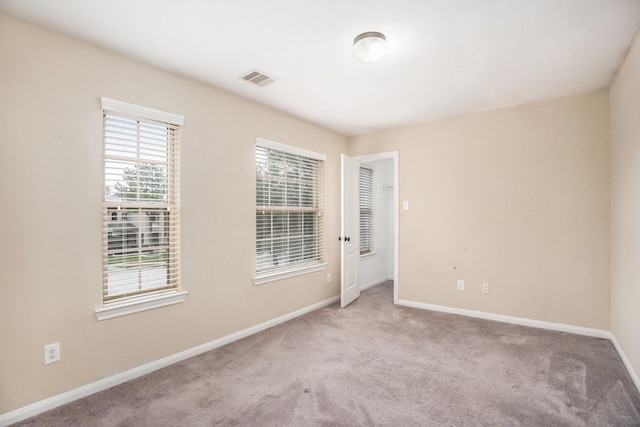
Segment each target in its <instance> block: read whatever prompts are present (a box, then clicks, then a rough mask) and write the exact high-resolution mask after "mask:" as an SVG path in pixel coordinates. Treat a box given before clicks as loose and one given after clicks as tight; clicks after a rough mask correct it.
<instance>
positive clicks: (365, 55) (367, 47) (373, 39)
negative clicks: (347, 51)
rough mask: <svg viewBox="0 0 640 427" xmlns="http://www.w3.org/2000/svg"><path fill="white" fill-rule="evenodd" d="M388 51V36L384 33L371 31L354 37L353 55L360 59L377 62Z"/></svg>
mask: <svg viewBox="0 0 640 427" xmlns="http://www.w3.org/2000/svg"><path fill="white" fill-rule="evenodd" d="M386 51H387V38H386V37H385V36H384V34H382V33H378V32H376V31H369V32H367V33H362V34H360V35H359V36H357V37H356V38H355V39H353V56H355V58H356V59H357V60H358V61H362V62H375V61H377V60H378V59H380V58H382V57H383V56H384V53H385V52H386Z"/></svg>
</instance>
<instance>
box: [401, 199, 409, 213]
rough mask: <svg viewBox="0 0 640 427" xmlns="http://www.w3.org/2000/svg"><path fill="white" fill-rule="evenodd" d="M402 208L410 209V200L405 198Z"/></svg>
mask: <svg viewBox="0 0 640 427" xmlns="http://www.w3.org/2000/svg"><path fill="white" fill-rule="evenodd" d="M402 210H403V211H408V210H409V201H408V200H405V201H403V202H402Z"/></svg>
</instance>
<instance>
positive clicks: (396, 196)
mask: <svg viewBox="0 0 640 427" xmlns="http://www.w3.org/2000/svg"><path fill="white" fill-rule="evenodd" d="M353 158H354V159H355V160H357V161H359V162H360V163H365V162H372V161H375V160H388V159H392V160H393V303H394V304H398V289H399V288H400V281H399V280H398V277H399V274H398V273H399V263H400V262H399V261H400V187H399V184H400V182H399V181H400V179H399V176H400V171H399V168H398V163H399V162H398V152H397V151H387V152H384V153H374V154H365V155H362V156H354V157H353Z"/></svg>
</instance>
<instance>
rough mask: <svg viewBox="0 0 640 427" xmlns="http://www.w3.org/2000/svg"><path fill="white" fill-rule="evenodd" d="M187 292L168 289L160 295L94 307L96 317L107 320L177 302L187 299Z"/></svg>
mask: <svg viewBox="0 0 640 427" xmlns="http://www.w3.org/2000/svg"><path fill="white" fill-rule="evenodd" d="M187 294H188V292H187V291H170V292H165V293H163V294H160V295H145V296H141V297H140V298H138V299H129V300H127V301H126V302H113V303H109V304H107V305H105V306H104V307H100V308H96V309H95V313H96V318H97V319H98V320H107V319H112V318H114V317H120V316H126V315H128V314H133V313H138V312H140V311H146V310H153V309H154V308H159V307H165V306H167V305H173V304H179V303H181V302H184V301H185V300H186V299H187Z"/></svg>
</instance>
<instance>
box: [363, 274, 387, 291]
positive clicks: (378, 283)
mask: <svg viewBox="0 0 640 427" xmlns="http://www.w3.org/2000/svg"><path fill="white" fill-rule="evenodd" d="M388 280H393V277H385V278H384V279H377V280H374V281H372V282H369V283H366V284H364V285H360V290H361V291H366V290H367V289H369V288H373V287H374V286H378V285H381V284H383V283H384V282H386V281H388Z"/></svg>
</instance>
